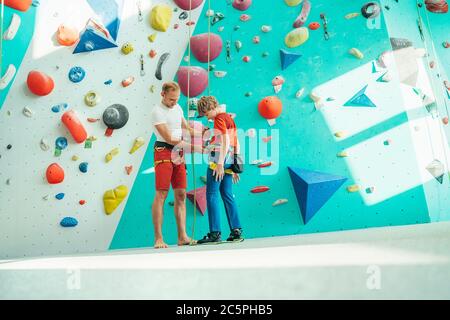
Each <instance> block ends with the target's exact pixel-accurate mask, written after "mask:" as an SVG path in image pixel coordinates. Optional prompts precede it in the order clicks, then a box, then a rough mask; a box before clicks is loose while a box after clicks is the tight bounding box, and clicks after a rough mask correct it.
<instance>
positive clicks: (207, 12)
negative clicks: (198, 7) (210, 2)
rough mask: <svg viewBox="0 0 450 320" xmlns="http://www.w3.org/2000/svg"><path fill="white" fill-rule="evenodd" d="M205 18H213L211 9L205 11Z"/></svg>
mask: <svg viewBox="0 0 450 320" xmlns="http://www.w3.org/2000/svg"><path fill="white" fill-rule="evenodd" d="M206 16H207V17H214V10H213V9H209V10H206Z"/></svg>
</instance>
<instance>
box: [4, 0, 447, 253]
mask: <svg viewBox="0 0 450 320" xmlns="http://www.w3.org/2000/svg"><path fill="white" fill-rule="evenodd" d="M111 1H112V2H114V5H113V6H108V9H105V7H104V5H105V2H108V1H106V0H99V1H95V0H89V1H87V0H80V1H74V2H73V3H72V2H71V4H70V7H67V4H66V5H65V6H63V5H62V4H60V3H59V2H58V1H55V0H52V1H42V3H41V4H40V6H39V7H37V10H36V11H37V19H36V25H35V30H34V36H33V38H32V41H31V45H30V46H29V47H28V50H27V51H26V54H25V57H24V59H23V63H22V65H21V66H20V68H18V72H17V76H16V79H15V81H14V83H12V85H11V87H10V89H9V90H10V92H9V94H8V96H7V98H6V100H5V102H4V105H3V108H2V109H1V110H0V141H1V145H3V146H4V147H3V148H4V149H3V151H1V155H2V157H1V158H0V165H1V167H2V171H1V172H0V177H1V181H3V182H4V183H3V184H2V185H0V203H1V204H2V207H1V212H0V213H1V214H0V230H1V233H0V240H2V243H3V245H2V246H1V251H0V256H2V257H17V256H35V255H53V254H60V253H64V254H66V253H76V252H93V251H104V250H107V249H108V248H109V249H126V248H136V247H151V246H152V245H153V240H154V239H153V225H152V219H151V204H152V201H153V196H154V188H155V186H154V169H153V150H152V148H151V146H152V144H153V142H154V136H153V135H152V132H151V127H150V120H151V119H150V117H149V115H150V112H151V110H152V107H153V106H154V104H156V103H158V102H159V100H160V96H159V92H160V86H161V84H162V82H163V81H164V80H169V79H175V80H177V81H179V83H180V85H181V87H182V89H183V92H185V93H186V91H187V89H186V80H187V79H186V78H187V77H186V71H187V69H186V67H188V66H192V67H195V68H196V69H195V70H196V72H195V73H192V76H191V79H190V81H191V91H192V92H191V95H192V96H197V98H199V97H200V96H201V95H203V94H208V92H209V93H210V94H211V95H215V96H216V97H217V98H218V100H219V103H221V104H223V105H224V106H226V110H227V112H229V113H232V114H234V115H235V121H236V123H237V125H238V127H239V139H240V143H241V146H242V148H243V150H244V153H243V156H244V158H245V172H244V174H242V176H241V182H240V183H239V184H237V185H235V186H234V194H235V198H236V200H237V203H238V208H239V212H240V216H241V222H242V225H243V230H244V236H245V237H246V238H258V237H270V236H281V235H290V234H302V233H313V232H326V231H339V230H348V229H359V228H370V227H380V226H389V225H405V224H415V223H427V222H434V221H443V220H449V219H450V216H449V212H448V210H447V211H446V208H448V205H449V204H450V203H449V202H450V199H449V193H448V188H449V176H448V159H450V157H449V155H450V153H449V152H448V139H449V134H448V130H449V129H448V125H447V124H446V121H445V117H447V123H448V114H447V109H446V104H448V102H449V100H448V99H449V97H450V96H449V95H448V90H447V89H446V88H443V87H442V82H443V80H445V79H447V78H446V75H448V64H447V65H446V64H445V61H446V59H447V58H448V52H449V51H448V50H450V49H447V48H446V47H445V45H444V44H443V42H445V41H449V40H450V39H443V37H445V36H448V32H447V34H446V33H445V32H443V31H442V30H448V26H449V22H448V20H449V19H448V13H445V12H443V13H436V12H431V11H428V9H427V8H425V5H422V7H421V8H420V10H419V11H418V10H417V9H416V5H415V4H414V1H410V3H408V4H406V3H405V2H403V1H402V2H401V3H400V1H396V0H383V1H381V2H380V3H379V4H378V5H377V4H375V5H368V2H367V1H363V0H358V1H345V0H337V1H334V2H333V3H332V4H331V3H328V1H322V0H309V1H308V0H276V1H248V0H236V1H233V0H217V1H201V0H198V1H197V0H195V1H194V0H192V6H193V8H194V7H195V8H194V9H193V10H191V11H189V10H188V8H186V7H184V6H186V4H188V3H189V1H183V0H176V1H175V0H166V1H119V0H111ZM419 2H420V3H422V2H421V1H419ZM444 2H445V1H444ZM159 4H166V5H167V6H168V7H165V6H158V5H159ZM122 5H123V8H122ZM209 5H210V7H209ZM33 8H34V7H33ZM33 8H32V9H33ZM111 8H113V9H114V8H115V11H114V10H112V9H111ZM439 8H440V7H439ZM443 8H445V7H443ZM433 10H434V11H436V10H435V8H434V9H433ZM440 10H444V9H442V8H441V9H440ZM114 12H118V14H117V16H116V15H115V13H114ZM151 12H153V13H154V14H153V19H152V18H151V16H152V14H151ZM269 12H270V14H268V13H269ZM419 16H420V17H422V19H423V26H422V29H423V35H424V39H423V40H422V37H421V35H420V32H419V28H418V26H417V24H416V20H417V19H418V17H419ZM90 18H94V21H97V20H100V21H104V24H105V25H107V26H108V28H109V29H108V32H109V34H108V32H101V30H100V31H99V29H98V28H97V27H96V24H95V23H94V22H93V21H92V20H89V19H90ZM157 18H158V19H157ZM61 24H64V28H63V29H61ZM72 28H73V29H72ZM166 28H167V29H166ZM58 29H59V32H56V31H57V30H58ZM74 30H75V31H74ZM117 30H118V32H117V38H116V39H114V34H115V31H117ZM189 32H191V33H192V38H191V52H189V50H188V41H189ZM208 32H209V33H211V38H210V39H211V40H210V45H211V51H210V57H211V59H212V61H211V63H210V64H208V63H207V55H206V58H205V52H206V53H207V48H208V36H207V33H208ZM19 34H20V29H19ZM74 35H75V39H73V38H74ZM78 36H79V37H80V40H78V38H77V37H78ZM61 42H64V43H65V45H64V46H63V45H61ZM21 46H22V47H24V48H25V49H26V47H27V44H26V43H25V42H24V43H23V44H21ZM96 46H97V47H96ZM433 46H434V47H433ZM95 48H97V50H95ZM98 49H102V50H98ZM8 50H10V49H8ZM74 51H75V52H78V51H80V52H79V53H75V54H74V53H73V52H74ZM89 51H93V52H89ZM8 52H10V51H6V55H8ZM24 52H25V50H24ZM165 53H167V54H165ZM141 54H142V55H143V57H142V58H141ZM189 57H190V59H189ZM447 60H448V59H447ZM205 61H206V62H205ZM432 61H434V64H431V62H432ZM142 63H143V69H144V74H143V75H141V68H142V67H141V66H142ZM158 65H159V66H162V68H161V73H159V74H158V72H157V71H158ZM431 66H433V68H431ZM73 67H81V69H74V70H72V73H70V70H71V69H72V68H73ZM438 67H440V68H438ZM208 69H209V70H210V71H209V86H205V85H203V86H202V85H201V82H202V81H204V80H205V77H208V71H207V70H208ZM32 70H37V71H39V72H42V73H44V74H45V75H47V77H42V78H43V79H44V80H45V81H40V83H42V82H43V83H51V81H50V80H49V79H48V76H49V77H51V78H52V80H53V82H54V88H53V90H51V92H50V93H49V94H48V95H45V96H36V95H35V94H33V93H31V92H30V89H29V88H28V87H27V77H28V75H29V72H30V71H32ZM177 71H178V72H177ZM83 72H84V73H85V76H84V78H83V80H81V81H80V82H78V83H74V82H72V81H71V80H70V79H69V75H71V77H72V80H75V81H76V80H77V78H79V77H82V76H83ZM39 76H42V75H41V74H37V75H35V77H37V78H38V80H39V79H41V78H39ZM158 78H161V80H160V79H158ZM436 79H437V80H436ZM438 80H439V81H438ZM38 82H39V81H38ZM438 85H441V86H440V87H438ZM50 87H51V85H50ZM40 89H48V88H40V87H38V88H35V90H34V91H36V90H37V93H39V91H40ZM444 89H445V90H444ZM44 91H45V90H44ZM193 91H197V92H193ZM439 92H441V93H444V94H445V95H439V94H438V93H439ZM88 93H89V94H88ZM444 98H445V99H444ZM86 99H87V100H86ZM89 104H95V106H88V105H89ZM180 105H181V106H182V107H183V109H184V110H185V117H188V116H189V118H190V120H195V121H202V122H203V124H204V125H209V126H211V124H208V123H207V122H206V121H205V120H204V119H197V118H195V117H196V113H195V100H192V101H191V107H190V108H189V107H188V103H187V98H186V96H185V95H183V96H182V98H181V100H180ZM280 105H282V108H281V113H280V112H279V111H280V108H279V106H280ZM108 107H111V108H110V109H107V108H108ZM123 107H125V109H124V108H123ZM24 108H25V110H24ZM71 110H74V111H75V112H76V116H77V117H78V119H80V122H81V124H82V127H83V128H85V131H86V134H85V135H83V130H82V129H80V125H79V124H78V123H77V121H73V120H74V119H73V118H71V119H68V120H66V121H65V122H67V123H62V121H61V116H62V114H64V113H65V112H67V111H71ZM108 110H109V111H108ZM105 111H108V112H105ZM127 111H128V112H127ZM104 113H105V114H106V116H108V115H110V116H111V115H114V114H118V115H120V116H119V118H121V119H122V120H123V118H127V117H126V115H127V114H128V122H127V123H126V124H125V125H124V126H123V127H121V128H118V129H115V130H114V131H113V133H112V134H111V136H109V137H108V136H106V135H105V133H106V134H110V132H109V131H110V130H109V131H107V129H108V123H107V122H108V117H106V119H105V120H106V121H104V120H103V115H104ZM112 118H114V117H112ZM273 118H276V119H273ZM97 119H99V120H97ZM113 120H114V119H113ZM105 122H106V123H105ZM119 122H120V121H119ZM122 122H124V121H122ZM122 124H123V123H122ZM119 126H120V125H119ZM58 138H59V139H58ZM42 139H44V141H42ZM77 140H78V141H82V142H79V143H77ZM136 140H137V142H138V143H139V144H143V145H142V146H141V147H140V148H139V149H137V150H136V151H135V152H133V153H132V154H130V153H129V151H130V149H131V148H132V147H133V145H134V143H135V142H136ZM8 145H10V147H9V148H8V147H7V146H8ZM46 146H47V147H46ZM44 150H46V151H44ZM74 156H75V158H74ZM435 160H437V161H435ZM52 163H57V164H58V165H59V166H60V167H61V168H62V169H63V170H64V173H65V177H64V181H63V182H61V183H57V184H51V183H49V179H50V180H51V181H53V180H58V179H60V176H61V174H60V172H61V169H60V168H58V167H57V166H55V167H52V168H51V169H53V170H50V171H51V174H50V175H49V177H46V170H47V168H48V166H49V165H50V164H52ZM194 163H195V164H194V165H192V164H191V159H190V157H188V167H187V168H188V191H191V192H192V191H193V190H194V189H197V190H198V191H197V197H198V198H200V195H201V192H202V190H203V189H204V182H203V179H202V176H205V174H206V163H205V162H204V161H203V157H202V156H201V155H196V156H195V157H194ZM52 179H53V180H52ZM105 195H106V198H107V199H109V200H110V201H109V202H107V203H108V205H107V206H106V207H105V205H104V202H103V199H104V197H105ZM190 198H192V197H190ZM118 200H119V201H118ZM173 200H174V199H173V194H172V192H170V193H169V197H168V199H167V202H166V204H165V207H164V210H165V215H164V225H163V233H164V236H165V241H166V242H167V243H168V244H171V245H173V244H175V243H176V235H177V234H176V225H175V218H174V215H173ZM80 201H81V202H80ZM199 207H200V208H199V209H201V205H199ZM199 209H197V210H196V211H194V205H193V204H192V201H191V200H187V229H188V233H189V235H192V232H193V231H195V234H194V237H195V238H197V239H198V238H200V237H202V236H203V235H204V234H206V232H208V219H207V216H206V213H205V214H202V213H201V212H200V210H199ZM194 213H195V214H196V216H195V219H194ZM64 218H67V219H65V220H64ZM75 223H77V224H76V226H75ZM69 226H72V227H69ZM222 232H223V234H224V235H225V236H227V235H228V232H229V230H228V226H227V221H226V217H225V214H224V212H223V215H222Z"/></svg>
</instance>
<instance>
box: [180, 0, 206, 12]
mask: <svg viewBox="0 0 450 320" xmlns="http://www.w3.org/2000/svg"><path fill="white" fill-rule="evenodd" d="M174 1H175V3H176V4H177V6H179V7H180V8H181V9H183V10H187V11H189V10H194V9H196V8H197V7H199V6H200V5H201V4H202V2H203V0H174Z"/></svg>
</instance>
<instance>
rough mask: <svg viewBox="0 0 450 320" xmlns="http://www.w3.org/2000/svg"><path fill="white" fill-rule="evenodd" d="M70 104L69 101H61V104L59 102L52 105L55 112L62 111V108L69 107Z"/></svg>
mask: <svg viewBox="0 0 450 320" xmlns="http://www.w3.org/2000/svg"><path fill="white" fill-rule="evenodd" d="M68 106H69V105H68V104H67V103H60V104H57V105H54V106H53V107H52V111H53V112H54V113H58V112H60V111H61V110H66V109H67V108H68Z"/></svg>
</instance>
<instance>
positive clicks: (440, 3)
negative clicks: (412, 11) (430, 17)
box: [425, 0, 448, 13]
mask: <svg viewBox="0 0 450 320" xmlns="http://www.w3.org/2000/svg"><path fill="white" fill-rule="evenodd" d="M425 6H426V8H427V10H428V11H430V12H433V13H447V12H448V3H447V1H445V0H425Z"/></svg>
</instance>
